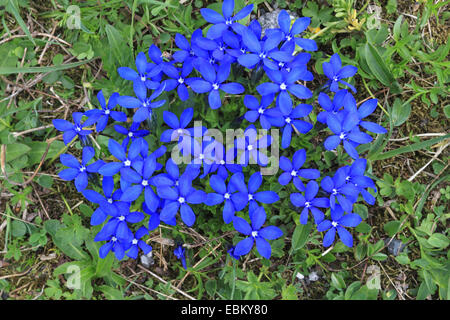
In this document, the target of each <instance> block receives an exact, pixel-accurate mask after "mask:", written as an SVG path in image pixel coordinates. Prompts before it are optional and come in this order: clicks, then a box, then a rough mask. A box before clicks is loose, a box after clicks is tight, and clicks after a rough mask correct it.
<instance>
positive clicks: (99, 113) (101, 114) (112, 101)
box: [84, 90, 127, 132]
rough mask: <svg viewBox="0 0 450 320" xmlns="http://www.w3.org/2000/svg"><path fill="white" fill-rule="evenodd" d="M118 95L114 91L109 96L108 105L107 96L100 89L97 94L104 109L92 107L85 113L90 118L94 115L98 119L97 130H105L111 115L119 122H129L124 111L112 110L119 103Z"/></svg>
mask: <svg viewBox="0 0 450 320" xmlns="http://www.w3.org/2000/svg"><path fill="white" fill-rule="evenodd" d="M118 97H119V94H118V93H117V92H114V93H113V94H112V95H111V97H110V98H109V101H108V105H106V101H105V97H104V95H103V92H102V90H100V91H99V92H98V94H97V99H98V102H99V103H100V107H101V108H102V109H92V110H88V111H86V112H85V113H84V115H85V116H87V117H88V118H91V117H93V118H95V119H96V121H95V122H96V123H97V125H96V127H95V130H96V131H97V132H101V131H103V130H105V128H106V125H107V124H108V120H109V117H111V118H113V119H114V120H116V121H119V122H127V115H126V114H125V113H124V112H122V111H114V110H112V109H114V107H115V106H116V105H117V98H118Z"/></svg>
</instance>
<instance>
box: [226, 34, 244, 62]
mask: <svg viewBox="0 0 450 320" xmlns="http://www.w3.org/2000/svg"><path fill="white" fill-rule="evenodd" d="M222 39H223V42H224V43H225V44H226V45H227V46H228V47H227V48H226V52H227V53H228V54H229V55H230V56H231V57H233V58H234V59H233V60H232V62H235V61H236V59H237V58H239V56H241V55H243V54H245V53H246V52H247V47H246V46H245V45H244V43H243V42H242V37H240V36H239V35H237V34H235V33H234V32H232V31H228V30H225V31H224V32H223V33H222Z"/></svg>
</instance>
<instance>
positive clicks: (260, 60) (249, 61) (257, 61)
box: [237, 28, 292, 94]
mask: <svg viewBox="0 0 450 320" xmlns="http://www.w3.org/2000/svg"><path fill="white" fill-rule="evenodd" d="M282 39H283V34H282V33H281V32H275V33H273V34H272V35H271V37H268V38H267V39H266V40H264V41H263V42H262V43H261V42H260V41H259V40H258V38H257V37H256V35H255V34H254V32H253V31H252V30H250V29H249V28H246V29H245V30H244V32H243V34H242V42H243V43H244V45H245V47H246V48H247V51H248V52H249V53H246V54H243V55H240V56H239V57H238V59H237V61H238V62H239V64H241V65H243V66H244V67H246V68H249V69H252V68H253V67H255V66H257V67H260V66H262V65H264V66H265V67H267V68H268V69H273V70H278V65H277V63H275V62H274V61H272V60H271V59H274V60H276V61H282V62H289V61H291V60H292V55H291V54H290V53H288V52H286V51H280V50H278V45H279V44H280V42H281V40H282ZM267 94H269V93H267Z"/></svg>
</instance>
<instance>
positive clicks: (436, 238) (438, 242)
mask: <svg viewBox="0 0 450 320" xmlns="http://www.w3.org/2000/svg"><path fill="white" fill-rule="evenodd" d="M427 242H428V243H429V244H430V245H431V246H433V247H435V248H439V249H445V248H447V247H448V245H449V244H450V240H449V239H448V238H447V237H446V236H444V235H443V234H442V233H433V234H432V235H431V237H430V238H428V240H427Z"/></svg>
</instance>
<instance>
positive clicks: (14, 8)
mask: <svg viewBox="0 0 450 320" xmlns="http://www.w3.org/2000/svg"><path fill="white" fill-rule="evenodd" d="M6 10H8V11H9V12H10V13H11V14H12V15H13V16H14V18H15V19H16V20H17V23H18V24H19V25H20V27H21V28H22V30H23V32H25V34H26V35H27V37H28V38H29V39H30V40H31V42H33V44H34V45H36V42H34V39H33V37H32V36H31V33H30V30H28V27H27V25H26V23H25V21H23V19H22V17H21V16H20V13H19V8H18V5H17V1H13V0H9V1H8V3H7V5H6Z"/></svg>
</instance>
